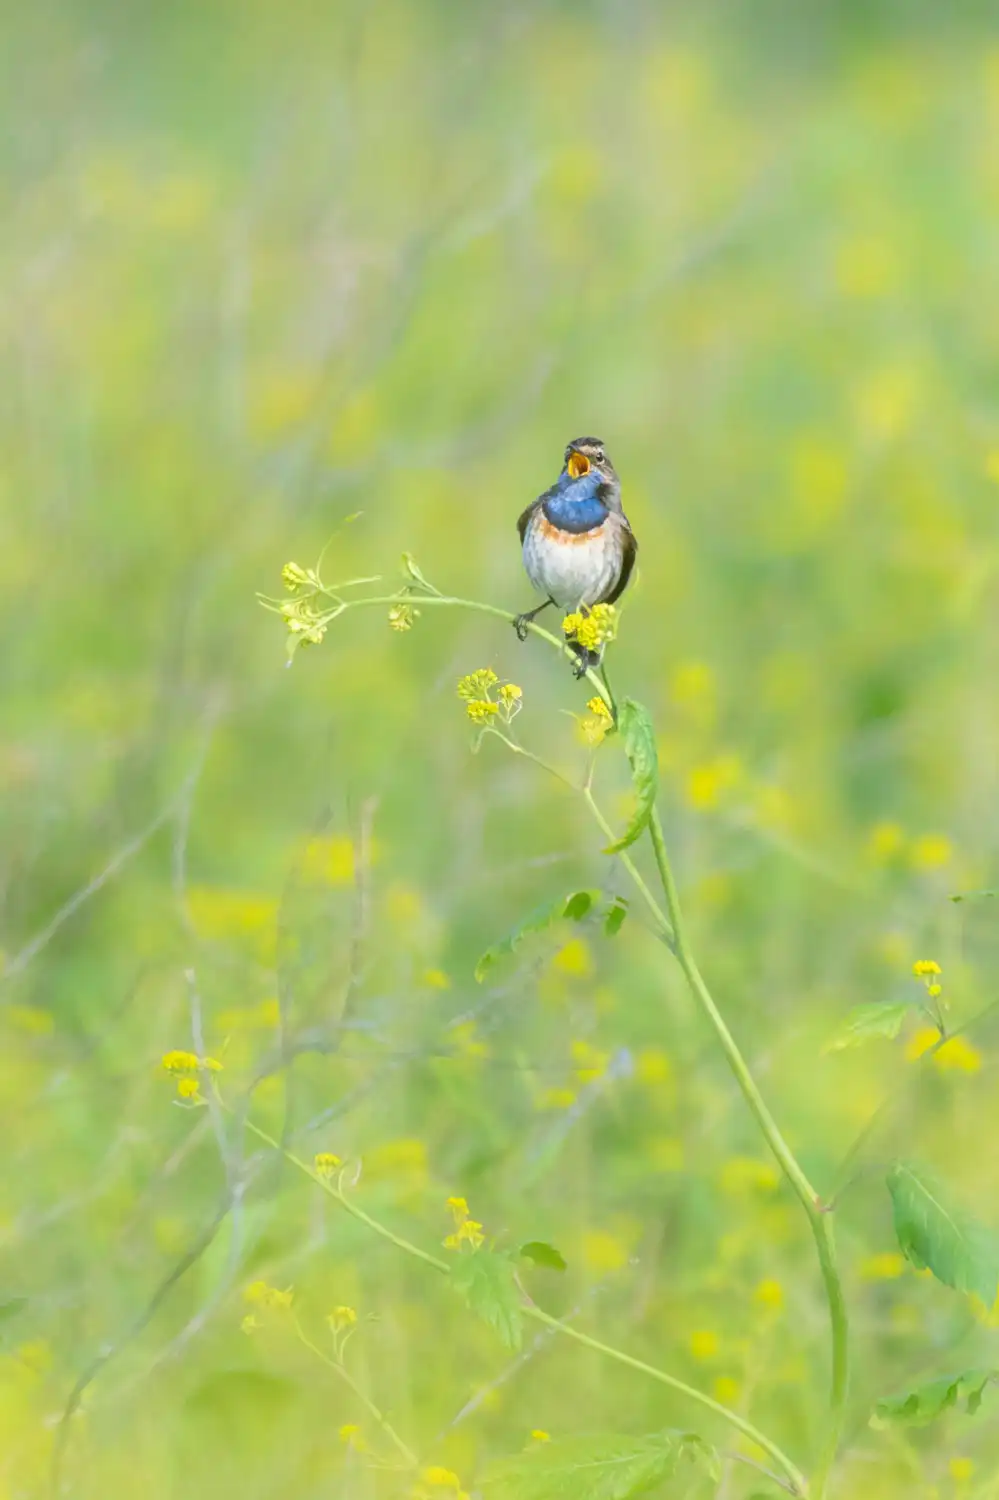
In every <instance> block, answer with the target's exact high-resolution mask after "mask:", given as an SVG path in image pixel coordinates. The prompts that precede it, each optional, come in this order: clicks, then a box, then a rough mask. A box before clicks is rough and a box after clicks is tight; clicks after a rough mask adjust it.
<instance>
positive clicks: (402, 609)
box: [388, 604, 420, 633]
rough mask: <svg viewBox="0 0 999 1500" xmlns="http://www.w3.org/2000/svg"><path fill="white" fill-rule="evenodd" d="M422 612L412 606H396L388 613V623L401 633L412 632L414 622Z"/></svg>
mask: <svg viewBox="0 0 999 1500" xmlns="http://www.w3.org/2000/svg"><path fill="white" fill-rule="evenodd" d="M419 613H420V611H419V610H418V609H414V607H413V605H412V604H395V605H393V606H392V608H391V609H390V610H389V612H388V622H389V625H390V627H391V628H392V629H393V630H398V631H399V632H400V633H402V632H404V631H406V630H412V628H413V621H414V620H415V619H416V618H417V617H418V615H419Z"/></svg>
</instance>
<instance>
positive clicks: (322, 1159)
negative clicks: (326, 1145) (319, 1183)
mask: <svg viewBox="0 0 999 1500" xmlns="http://www.w3.org/2000/svg"><path fill="white" fill-rule="evenodd" d="M313 1166H314V1168H315V1171H316V1176H317V1177H322V1178H324V1179H327V1180H328V1179H329V1178H330V1177H332V1176H333V1173H334V1172H335V1171H336V1169H337V1167H342V1166H343V1162H342V1160H341V1159H340V1157H339V1156H336V1155H335V1154H334V1152H332V1151H318V1152H317V1153H316V1156H315V1159H314V1161H313Z"/></svg>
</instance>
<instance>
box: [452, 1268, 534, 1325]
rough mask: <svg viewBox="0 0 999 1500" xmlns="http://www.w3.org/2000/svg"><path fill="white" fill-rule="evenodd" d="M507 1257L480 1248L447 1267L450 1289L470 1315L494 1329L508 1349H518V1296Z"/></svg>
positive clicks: (520, 1317) (521, 1321) (519, 1311)
mask: <svg viewBox="0 0 999 1500" xmlns="http://www.w3.org/2000/svg"><path fill="white" fill-rule="evenodd" d="M513 1277H514V1265H513V1261H512V1260H511V1259H510V1257H509V1256H508V1255H501V1254H499V1253H498V1252H497V1251H495V1250H487V1249H485V1247H480V1248H479V1249H478V1250H473V1251H472V1252H471V1254H469V1253H468V1251H465V1252H464V1253H463V1254H461V1255H459V1256H458V1257H457V1258H456V1259H455V1260H454V1261H452V1263H451V1285H452V1286H453V1287H454V1289H455V1291H456V1292H457V1293H458V1295H459V1297H461V1299H462V1301H463V1302H464V1303H465V1306H466V1307H467V1308H468V1309H469V1311H470V1312H473V1313H475V1314H476V1316H477V1317H480V1318H481V1319H482V1320H483V1322H485V1323H488V1324H489V1326H490V1328H492V1329H495V1331H496V1332H497V1333H498V1334H499V1336H500V1338H501V1339H502V1340H503V1342H504V1344H505V1345H506V1346H507V1348H508V1349H519V1348H520V1344H521V1339H522V1336H523V1317H522V1314H521V1310H520V1294H519V1293H518V1291H517V1286H516V1282H515V1281H514V1279H513Z"/></svg>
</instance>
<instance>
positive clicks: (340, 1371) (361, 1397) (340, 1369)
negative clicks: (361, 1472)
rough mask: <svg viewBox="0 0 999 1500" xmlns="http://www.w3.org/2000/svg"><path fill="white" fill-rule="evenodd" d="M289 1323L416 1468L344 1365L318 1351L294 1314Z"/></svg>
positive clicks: (409, 1453) (414, 1458) (414, 1459)
mask: <svg viewBox="0 0 999 1500" xmlns="http://www.w3.org/2000/svg"><path fill="white" fill-rule="evenodd" d="M291 1321H292V1325H293V1326H294V1329H295V1333H296V1334H297V1336H298V1338H299V1340H300V1342H301V1343H303V1344H304V1345H305V1347H306V1349H308V1350H309V1353H310V1354H314V1355H315V1356H316V1358H317V1359H321V1360H322V1362H323V1364H324V1365H328V1366H329V1368H330V1369H331V1370H332V1371H334V1373H335V1374H337V1375H339V1377H340V1379H341V1380H342V1381H343V1383H344V1385H346V1386H348V1387H349V1389H350V1390H352V1391H353V1392H354V1395H355V1396H356V1397H357V1399H358V1401H360V1403H361V1405H362V1406H363V1407H364V1409H365V1411H366V1412H367V1413H368V1415H369V1416H370V1417H372V1418H373V1419H374V1421H375V1422H377V1424H378V1426H379V1427H380V1428H381V1430H382V1432H384V1434H385V1436H386V1437H387V1438H388V1440H389V1442H391V1443H394V1444H395V1446H396V1448H397V1449H398V1450H399V1452H400V1454H401V1455H402V1459H403V1462H404V1463H405V1465H406V1467H407V1468H409V1469H415V1468H417V1467H418V1466H419V1462H420V1460H419V1459H418V1458H417V1456H416V1454H415V1453H414V1452H413V1450H412V1449H411V1448H410V1447H408V1446H407V1445H406V1443H404V1442H403V1440H402V1438H401V1437H400V1436H399V1434H398V1433H397V1432H396V1430H395V1428H394V1427H393V1426H392V1424H391V1422H390V1421H389V1419H388V1417H386V1415H385V1413H384V1412H383V1411H382V1410H381V1409H380V1408H379V1407H377V1406H376V1405H375V1403H374V1402H373V1401H372V1399H371V1397H370V1396H369V1395H368V1393H367V1392H366V1391H365V1390H364V1389H363V1388H362V1387H361V1386H359V1385H358V1383H357V1381H356V1380H355V1379H354V1377H353V1375H351V1374H350V1372H349V1371H348V1370H347V1369H346V1367H345V1366H344V1365H342V1364H341V1363H340V1362H339V1360H335V1359H330V1357H329V1355H328V1354H326V1353H324V1352H323V1350H322V1349H320V1347H319V1345H318V1344H314V1343H313V1342H312V1340H311V1339H310V1338H309V1336H308V1334H307V1333H306V1332H305V1330H304V1329H303V1327H302V1325H301V1323H300V1322H299V1321H298V1319H297V1318H296V1317H295V1314H294V1313H292V1315H291Z"/></svg>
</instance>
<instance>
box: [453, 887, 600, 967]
mask: <svg viewBox="0 0 999 1500" xmlns="http://www.w3.org/2000/svg"><path fill="white" fill-rule="evenodd" d="M599 900H600V892H599V891H573V892H572V893H571V895H568V896H560V897H559V899H558V900H557V901H555V902H553V903H552V905H550V906H542V907H538V908H537V909H536V910H535V911H533V912H532V913H531V914H530V916H529V917H526V918H525V919H524V921H523V922H521V924H520V926H519V927H515V928H514V930H513V931H512V932H510V933H508V934H507V936H506V937H505V938H501V939H500V941H499V942H498V943H494V944H493V946H492V947H491V948H487V949H486V951H485V953H483V955H482V957H481V958H480V959H479V961H478V963H477V964H476V965H475V979H476V983H478V984H481V983H482V981H483V979H484V978H485V977H486V975H487V974H488V972H489V970H490V969H492V968H494V967H495V966H496V964H498V963H501V962H502V960H503V959H505V958H511V957H512V956H513V955H514V954H515V953H516V952H517V950H518V948H520V947H522V946H523V944H524V943H525V942H526V940H527V939H528V938H530V937H537V936H538V935H539V934H541V933H544V932H548V931H550V930H551V928H552V927H554V926H555V923H556V922H562V921H568V922H579V921H581V920H582V918H583V917H585V916H586V915H587V913H588V912H589V911H590V910H591V909H592V907H593V906H594V905H595V904H596V903H597V902H598V901H599Z"/></svg>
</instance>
